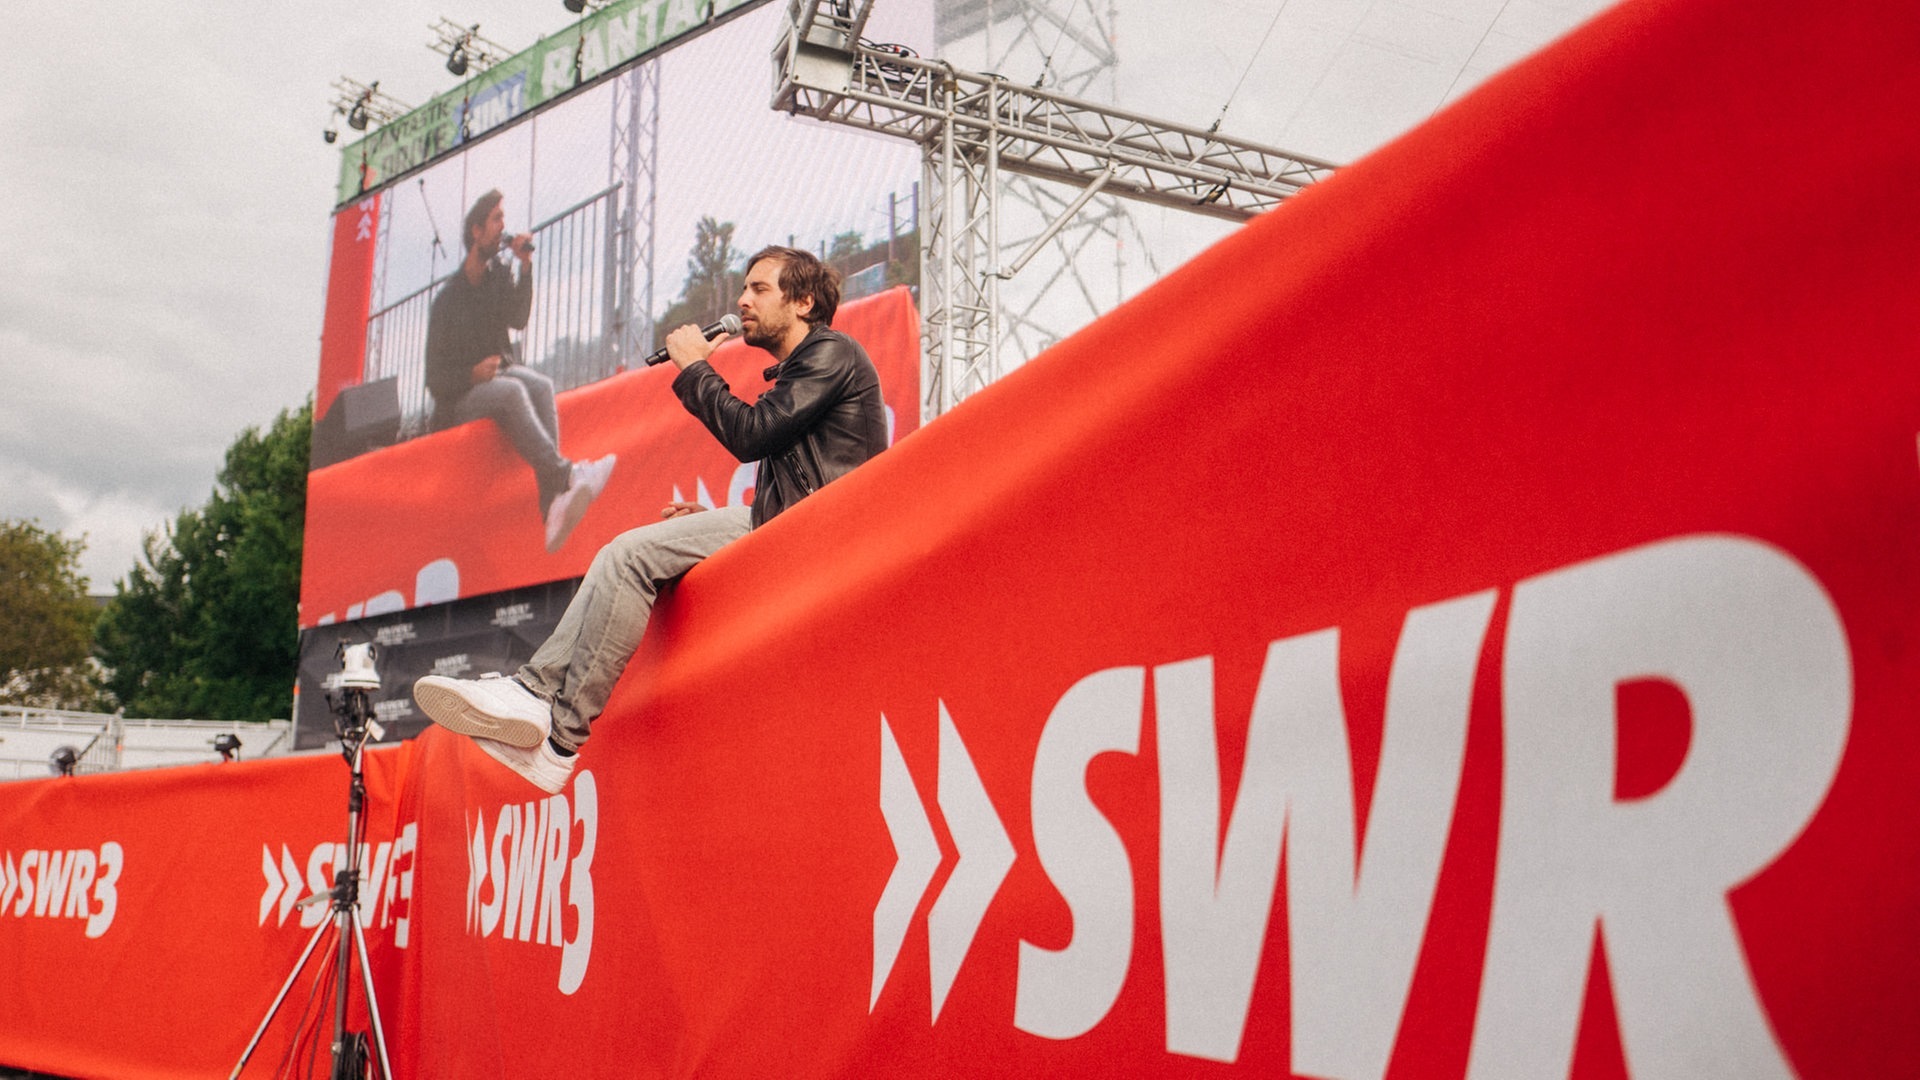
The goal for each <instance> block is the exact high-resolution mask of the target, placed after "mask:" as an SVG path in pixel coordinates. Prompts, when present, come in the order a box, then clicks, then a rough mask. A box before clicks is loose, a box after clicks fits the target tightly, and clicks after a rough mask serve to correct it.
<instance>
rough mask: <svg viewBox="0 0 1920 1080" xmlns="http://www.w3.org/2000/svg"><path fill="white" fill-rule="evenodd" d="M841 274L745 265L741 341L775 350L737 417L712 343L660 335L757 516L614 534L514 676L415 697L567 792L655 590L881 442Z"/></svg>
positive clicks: (683, 395)
mask: <svg viewBox="0 0 1920 1080" xmlns="http://www.w3.org/2000/svg"><path fill="white" fill-rule="evenodd" d="M839 303H840V283H839V275H838V274H837V273H836V272H835V271H834V270H833V269H832V268H831V267H829V266H826V265H825V264H823V263H822V262H821V261H820V260H819V259H817V258H815V257H814V256H813V255H812V254H811V253H809V252H806V251H801V250H797V249H794V248H782V247H771V248H767V249H765V250H763V251H761V252H759V253H758V254H756V255H754V257H753V258H752V260H750V261H749V262H748V264H747V279H746V285H745V287H744V288H742V290H741V292H740V299H739V310H740V322H741V324H742V328H743V329H742V336H743V337H744V338H745V339H746V342H747V344H749V345H752V346H754V347H756V348H760V349H765V350H766V351H767V352H768V353H770V354H772V356H773V358H774V360H775V364H774V366H773V367H772V368H771V369H769V371H768V374H767V377H768V378H770V379H772V380H773V385H772V386H771V387H770V388H768V389H767V391H766V392H765V393H763V394H761V395H760V397H759V398H758V400H756V401H755V402H754V403H753V404H751V405H749V404H747V403H746V402H745V401H743V400H741V399H740V398H738V397H736V396H734V394H733V391H732V390H731V389H730V388H729V387H728V385H727V383H726V380H724V379H722V378H721V377H720V375H719V374H718V373H717V372H715V371H714V370H713V367H712V366H711V365H710V364H708V363H707V357H709V356H710V355H712V353H713V350H714V349H715V347H716V343H715V342H712V341H708V340H707V339H706V337H705V336H704V335H703V334H702V332H701V330H700V328H699V327H697V326H693V325H691V324H689V325H686V326H682V327H680V328H678V329H676V330H674V331H673V332H672V333H671V334H669V335H668V336H667V354H668V357H669V358H670V359H671V360H672V361H673V363H674V365H675V366H676V367H678V368H679V369H680V373H679V374H678V375H677V376H676V377H675V378H674V380H673V391H674V393H675V395H677V396H678V397H679V398H680V403H681V404H682V405H684V406H685V407H686V409H687V411H688V412H691V413H692V414H693V415H694V416H696V417H698V418H699V419H700V422H701V423H703V424H705V425H706V427H707V430H708V431H710V432H712V433H713V436H714V438H716V439H718V440H719V441H720V444H721V445H722V446H724V447H726V448H727V450H728V451H729V452H730V453H732V454H733V455H734V456H735V457H737V458H739V459H740V460H741V461H758V462H759V470H758V474H757V477H756V480H755V490H754V498H753V506H752V507H751V508H748V507H744V506H738V507H725V508H722V509H718V510H705V511H704V512H702V511H703V508H701V507H699V506H696V505H693V504H689V503H675V504H673V505H671V506H668V507H667V508H665V509H664V510H662V511H661V517H662V518H664V519H665V520H662V521H657V522H655V523H653V524H651V525H645V526H642V527H641V528H638V529H633V530H631V531H629V532H625V533H622V534H621V535H619V536H617V537H615V538H614V539H613V541H612V542H610V543H609V544H608V545H607V546H606V547H604V548H602V549H601V550H600V553H599V554H598V555H596V556H594V560H593V564H592V566H591V567H589V568H588V570H587V575H586V578H585V579H584V580H582V581H581V583H580V590H579V591H578V592H577V593H575V594H574V597H573V601H572V603H570V604H569V605H568V606H567V610H566V613H565V614H563V615H562V616H561V617H560V624H559V625H558V626H557V627H555V629H554V631H553V635H552V636H551V637H549V638H548V639H547V641H546V643H545V644H543V645H541V646H540V648H539V650H538V651H536V652H535V653H534V655H533V659H531V660H529V661H528V662H527V663H526V664H525V665H524V666H522V667H521V668H520V670H519V671H518V672H516V673H514V674H513V675H512V676H511V677H506V678H502V677H500V676H498V675H493V676H483V677H481V678H479V679H452V678H447V677H445V676H439V675H429V676H427V677H425V678H423V679H421V680H419V681H418V682H416V683H415V684H414V690H413V694H414V700H415V701H416V702H417V703H418V704H419V705H420V708H421V709H422V711H424V712H425V713H426V714H427V715H428V716H430V717H432V718H433V720H434V721H435V722H437V723H439V724H440V725H441V726H442V727H445V728H448V729H450V730H453V731H457V732H459V733H461V734H463V735H469V736H472V737H473V738H474V741H475V742H477V743H478V744H479V745H480V747H481V749H483V750H485V751H486V752H487V754H488V755H489V756H491V757H493V758H494V759H495V760H496V761H499V762H500V763H501V764H503V765H506V766H507V767H508V768H510V769H512V770H513V771H514V772H517V773H519V774H520V775H521V776H523V777H525V778H526V779H528V780H529V781H531V782H532V783H533V784H535V785H536V786H538V787H540V788H541V789H542V790H545V791H548V792H553V793H558V792H559V791H560V790H561V789H562V788H564V787H565V786H566V783H567V779H568V777H570V776H571V775H572V773H573V767H574V764H575V762H576V761H577V760H578V757H577V755H578V751H579V749H580V747H581V746H582V745H584V744H585V743H586V741H587V734H588V730H589V728H590V727H591V726H592V724H593V721H594V719H595V718H596V717H598V716H599V715H600V712H601V710H602V709H603V708H605V706H606V703H607V698H608V696H609V695H610V694H612V692H613V687H614V684H615V683H616V682H618V681H619V679H620V674H621V672H622V671H624V670H625V669H626V666H627V662H628V660H630V659H631V658H632V656H633V652H634V650H635V649H636V648H638V647H639V645H640V639H641V638H642V637H643V636H645V634H646V630H647V620H648V619H649V618H650V617H651V614H652V611H653V602H654V598H655V597H656V596H657V595H658V594H659V591H660V587H661V586H662V585H664V584H666V583H667V582H669V581H672V580H674V579H675V578H678V577H679V576H680V575H682V574H684V573H686V572H687V571H688V570H691V569H692V568H693V567H694V566H696V565H698V564H699V563H700V562H701V561H702V560H704V559H706V558H707V557H708V556H710V555H712V554H713V553H714V552H716V551H718V550H720V548H721V547H723V546H725V545H726V544H728V543H730V542H732V541H734V540H736V539H738V538H740V537H741V536H744V535H746V534H747V532H748V531H749V530H751V529H754V528H758V527H759V526H761V525H763V524H765V523H766V522H767V521H769V520H771V519H772V518H773V517H774V516H775V515H777V514H779V513H780V512H781V511H783V510H785V509H786V508H787V507H789V506H792V505H793V504H795V503H797V502H799V501H800V500H801V499H803V498H806V497H807V496H808V495H811V494H812V493H813V492H815V491H817V490H819V489H820V488H821V487H822V486H823V485H825V484H827V483H830V482H832V481H833V480H836V479H838V478H839V477H841V476H844V475H846V474H847V473H849V472H851V471H853V469H854V468H855V467H856V466H858V465H860V464H861V463H862V462H865V461H867V460H868V459H869V458H871V457H873V456H874V455H875V454H877V453H879V452H880V451H881V450H882V449H884V448H885V447H886V445H887V416H886V405H885V404H884V403H883V402H882V400H881V397H880V377H879V374H878V373H877V372H876V371H875V370H874V366H873V361H871V360H870V359H868V358H867V353H866V350H864V349H862V348H861V347H860V344H859V343H858V342H856V341H854V340H853V339H852V338H850V337H847V336H846V335H845V334H842V333H839V332H837V331H835V330H834V329H832V327H831V325H830V324H831V323H832V321H833V313H834V310H835V309H836V308H837V307H838V306H839Z"/></svg>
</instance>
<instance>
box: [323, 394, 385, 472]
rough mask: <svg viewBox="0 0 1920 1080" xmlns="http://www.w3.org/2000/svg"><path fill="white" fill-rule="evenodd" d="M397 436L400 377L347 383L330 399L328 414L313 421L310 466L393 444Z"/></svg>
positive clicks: (345, 458) (331, 462)
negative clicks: (356, 384)
mask: <svg viewBox="0 0 1920 1080" xmlns="http://www.w3.org/2000/svg"><path fill="white" fill-rule="evenodd" d="M399 437H400V380H399V379H398V378H397V377H391V376H390V377H388V378H385V379H377V380H375V381H373V382H370V383H362V384H361V385H359V386H348V387H345V388H343V389H341V391H340V395H339V396H338V397H336V398H334V399H333V406H332V407H331V408H329V409H328V410H327V415H326V416H324V417H322V418H321V420H320V422H319V423H317V424H315V425H313V459H312V465H311V466H310V467H311V468H315V469H322V468H325V467H326V466H328V465H333V464H337V463H339V462H342V461H345V460H347V459H348V458H350V457H355V456H358V455H360V454H364V453H366V452H367V451H369V450H378V449H379V448H381V447H383V446H392V445H393V444H394V442H395V440H397V439H398V438H399Z"/></svg>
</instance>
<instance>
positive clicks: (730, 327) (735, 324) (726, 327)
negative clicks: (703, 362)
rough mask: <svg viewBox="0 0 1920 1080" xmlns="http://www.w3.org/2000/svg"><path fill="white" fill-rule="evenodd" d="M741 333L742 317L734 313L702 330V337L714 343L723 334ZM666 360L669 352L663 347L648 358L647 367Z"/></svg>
mask: <svg viewBox="0 0 1920 1080" xmlns="http://www.w3.org/2000/svg"><path fill="white" fill-rule="evenodd" d="M739 332H740V316H738V315H734V314H732V313H728V314H726V315H722V316H720V320H719V321H718V322H710V323H708V324H707V325H705V326H703V327H701V328H700V334H701V336H702V337H705V338H706V339H707V340H708V341H712V340H713V339H714V338H717V337H720V336H721V335H723V334H737V333H739ZM666 359H667V350H666V349H665V348H664V347H663V348H661V349H660V350H659V351H657V352H655V353H654V354H653V355H652V356H649V357H647V366H648V367H652V366H653V365H655V364H659V363H664V362H665V361H666Z"/></svg>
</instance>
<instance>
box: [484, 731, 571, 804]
mask: <svg viewBox="0 0 1920 1080" xmlns="http://www.w3.org/2000/svg"><path fill="white" fill-rule="evenodd" d="M474 745H476V746H478V747H479V748H480V749H481V751H482V752H484V753H485V754H486V755H487V756H488V757H490V758H492V759H493V760H495V761H497V762H499V763H500V764H501V765H502V766H503V767H505V768H507V769H509V770H511V771H512V772H513V774H514V775H515V776H518V777H519V778H520V779H522V780H525V781H526V782H527V783H529V784H532V785H533V786H534V787H537V788H539V789H540V790H541V791H544V792H546V793H547V794H549V795H558V794H560V793H561V792H562V791H565V790H566V789H567V780H569V779H571V778H572V776H573V774H572V773H571V772H569V773H568V774H567V776H566V777H564V778H562V779H561V781H560V786H559V787H554V786H553V785H552V784H551V783H549V782H548V781H547V780H545V779H542V778H541V777H538V776H535V775H533V773H531V772H529V771H528V770H526V769H522V768H521V767H520V766H519V765H516V764H515V763H513V762H511V761H508V760H507V759H506V758H504V757H501V756H500V751H499V750H497V749H495V747H497V746H498V745H500V740H498V739H487V738H480V739H476V740H474Z"/></svg>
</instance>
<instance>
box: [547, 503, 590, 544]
mask: <svg viewBox="0 0 1920 1080" xmlns="http://www.w3.org/2000/svg"><path fill="white" fill-rule="evenodd" d="M581 494H583V495H586V498H584V499H568V500H567V509H566V512H565V513H563V514H561V516H560V532H559V534H558V535H556V536H555V537H554V538H553V539H552V541H550V542H549V543H548V544H547V554H549V555H551V554H553V553H554V552H556V551H559V550H560V549H561V548H563V547H566V546H567V538H568V537H570V536H572V535H573V530H574V529H575V528H577V527H578V526H579V524H580V519H581V518H583V517H586V516H587V507H589V506H592V505H593V500H594V495H593V493H591V492H587V491H582V492H581Z"/></svg>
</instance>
